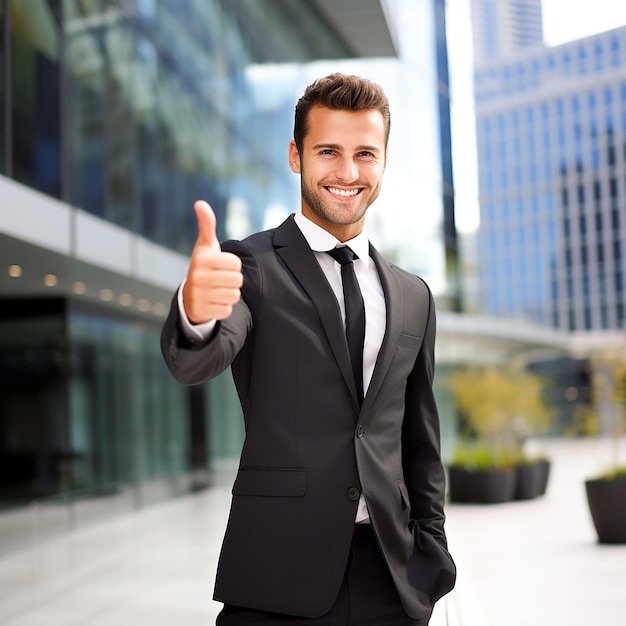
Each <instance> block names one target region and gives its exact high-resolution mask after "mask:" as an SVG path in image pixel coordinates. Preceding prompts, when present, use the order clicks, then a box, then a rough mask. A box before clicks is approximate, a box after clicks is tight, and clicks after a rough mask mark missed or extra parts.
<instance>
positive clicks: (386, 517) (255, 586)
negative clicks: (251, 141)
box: [161, 216, 456, 619]
mask: <svg viewBox="0 0 626 626" xmlns="http://www.w3.org/2000/svg"><path fill="white" fill-rule="evenodd" d="M222 249H223V250H227V251H230V252H233V253H235V254H237V255H238V256H239V257H240V258H241V260H242V262H243V273H244V285H243V288H242V301H241V302H239V303H238V304H237V305H236V306H235V307H234V311H233V314H232V315H231V316H230V317H229V318H228V319H226V320H224V321H222V322H220V323H219V324H218V326H217V329H216V332H215V333H214V335H213V336H212V337H211V338H210V340H209V341H208V342H205V343H199V344H193V343H190V342H189V341H188V340H186V339H185V338H184V336H183V334H182V332H181V329H180V320H179V315H178V309H177V305H176V298H174V301H173V305H172V309H171V312H170V315H169V317H168V319H167V321H166V323H165V326H164V329H163V333H162V338H161V345H162V350H163V355H164V357H165V361H166V363H167V365H168V367H169V368H170V370H171V372H172V373H173V375H174V376H175V378H176V379H177V380H178V381H180V382H181V383H183V384H195V383H199V382H202V381H205V380H207V379H210V378H211V377H213V376H216V375H217V374H219V373H220V372H222V371H223V370H225V369H226V368H227V367H228V366H229V365H232V374H233V378H234V381H235V384H236V387H237V391H238V394H239V398H240V400H241V406H242V409H243V414H244V419H245V427H246V439H245V443H244V447H243V451H242V456H241V463H240V467H239V472H238V475H237V478H236V480H235V483H234V486H233V492H232V493H233V499H232V506H231V511H230V517H229V522H228V526H227V530H226V535H225V538H224V543H223V546H222V552H221V556H220V560H219V565H218V571H217V582H216V587H215V599H216V600H219V601H222V602H226V603H229V604H235V605H238V606H245V607H250V608H256V609H261V610H266V611H273V612H278V613H287V614H291V615H301V616H307V617H316V616H320V615H323V614H324V613H325V612H327V611H328V610H329V609H330V607H331V606H332V604H333V601H334V600H335V598H336V596H337V593H338V590H339V587H340V585H341V581H342V577H343V574H344V571H345V567H346V563H347V559H348V554H349V550H350V542H351V538H352V532H353V527H354V520H355V515H356V509H357V505H358V499H359V494H360V493H361V491H362V492H363V494H364V495H365V498H366V501H367V505H368V509H369V514H370V519H371V523H372V525H373V529H374V531H375V534H376V536H377V538H378V541H379V543H380V547H381V549H382V552H383V554H384V557H385V560H386V561H387V564H388V566H389V570H390V572H391V575H392V577H393V580H394V582H395V584H396V587H397V589H398V592H399V595H400V598H401V600H402V603H403V605H404V607H405V610H406V612H407V614H408V615H409V616H411V617H413V618H415V619H420V618H427V617H428V615H429V614H430V612H431V610H432V606H433V604H434V602H435V601H436V600H437V599H438V598H440V597H441V596H442V595H443V594H445V593H447V592H448V591H450V589H452V587H453V586H454V580H455V573H456V572H455V566H454V563H453V561H452V559H451V557H450V555H449V554H448V551H447V544H446V537H445V533H444V513H443V505H444V488H445V478H444V470H443V467H442V463H441V458H440V444H439V420H438V415H437V408H436V405H435V399H434V396H433V391H432V379H433V369H434V361H433V353H434V342H435V310H434V303H433V299H432V296H431V294H430V291H429V290H428V287H427V286H426V285H425V283H424V282H423V281H422V280H420V279H419V278H417V277H415V276H413V275H411V274H408V273H406V272H404V271H403V270H401V269H399V268H397V267H396V266H394V265H392V264H390V263H389V262H387V261H385V260H384V259H383V258H382V257H381V256H380V254H379V253H378V252H377V251H376V250H375V249H374V248H373V247H372V248H371V256H372V258H373V259H374V262H375V263H376V267H377V269H378V273H379V275H380V280H381V283H382V287H383V291H384V294H385V300H386V307H387V329H386V333H385V337H384V340H383V344H382V347H381V349H380V353H379V356H378V360H377V362H376V367H375V370H374V374H373V377H372V380H371V383H370V386H369V389H368V390H367V395H366V397H365V400H364V402H363V405H362V407H361V408H359V404H358V400H357V395H356V389H355V385H354V380H353V376H352V370H351V367H350V357H349V355H348V349H347V344H346V339H345V334H344V329H343V323H342V319H341V313H340V309H339V305H338V303H337V300H336V298H335V296H334V294H333V292H332V289H331V287H330V285H329V284H328V281H327V280H326V278H325V276H324V274H323V272H322V270H321V268H320V266H319V264H318V262H317V260H316V259H315V255H314V254H313V252H312V251H311V249H310V248H309V246H308V244H307V242H306V240H305V238H304V236H303V235H302V232H301V231H300V229H299V228H298V227H297V225H296V224H295V222H294V219H293V216H291V217H290V218H288V219H287V220H286V221H285V222H284V223H283V224H282V225H281V226H279V227H278V228H277V229H275V230H271V231H267V232H262V233H257V234H255V235H252V236H251V237H249V238H247V239H245V240H244V241H242V242H235V241H230V242H226V243H225V244H224V245H223V246H222Z"/></svg>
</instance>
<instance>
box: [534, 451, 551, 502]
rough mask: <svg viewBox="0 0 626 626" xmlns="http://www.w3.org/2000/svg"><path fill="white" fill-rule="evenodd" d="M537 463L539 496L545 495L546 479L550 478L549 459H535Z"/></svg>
mask: <svg viewBox="0 0 626 626" xmlns="http://www.w3.org/2000/svg"><path fill="white" fill-rule="evenodd" d="M537 465H538V467H539V494H538V495H540V496H543V495H545V493H546V491H547V489H548V480H549V478H550V461H548V460H547V459H541V460H540V461H537Z"/></svg>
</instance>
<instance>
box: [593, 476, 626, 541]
mask: <svg viewBox="0 0 626 626" xmlns="http://www.w3.org/2000/svg"><path fill="white" fill-rule="evenodd" d="M585 489H586V492H587V502H588V503H589V511H590V512H591V519H592V520H593V524H594V526H595V529H596V533H597V535H598V541H599V542H600V543H626V476H619V477H617V478H612V479H609V478H595V479H590V480H587V481H585Z"/></svg>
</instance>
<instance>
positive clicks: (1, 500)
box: [0, 0, 456, 550]
mask: <svg viewBox="0 0 626 626" xmlns="http://www.w3.org/2000/svg"><path fill="white" fill-rule="evenodd" d="M400 26H402V27H403V29H402V30H404V32H405V34H404V35H403V43H402V46H400V43H399V32H400V30H401V29H400ZM416 29H417V30H416ZM407 33H408V34H407ZM416 33H417V34H419V37H417V38H416ZM411 38H412V39H411ZM445 45H446V41H445V12H444V2H443V0H432V2H426V3H414V2H412V1H410V0H399V1H397V2H386V1H378V0H358V1H357V0H333V1H332V2H331V1H328V0H302V1H299V2H296V3H294V2H282V1H277V0H258V1H255V2H253V3H250V2H246V1H244V0H228V1H225V0H184V1H179V0H130V1H129V0H96V1H94V2H89V3H85V2H79V1H78V0H31V1H29V2H28V3H24V2H21V1H13V0H1V1H0V299H1V302H2V307H0V506H1V507H2V509H4V510H5V512H10V511H16V510H18V509H20V507H24V506H26V505H27V504H29V503H33V502H35V503H42V502H46V503H47V502H51V501H54V502H55V503H57V504H59V507H60V509H62V510H63V511H64V512H63V513H59V515H60V516H61V517H62V518H63V520H64V521H63V522H62V523H61V522H60V523H59V526H67V525H71V524H72V523H75V522H76V519H78V518H79V517H80V515H77V514H76V510H77V509H76V506H77V504H76V503H77V502H82V501H85V502H87V501H89V500H91V501H93V498H89V497H88V496H93V495H96V494H97V495H99V496H104V495H106V496H109V497H113V498H115V499H116V501H117V502H122V503H126V504H128V503H130V504H129V506H141V505H143V504H147V503H150V502H154V501H158V500H160V499H163V498H167V497H171V496H172V495H174V494H176V493H180V492H184V491H186V490H189V489H193V488H194V487H201V486H203V485H205V484H207V482H210V475H209V470H210V468H211V461H212V459H215V458H216V457H221V456H225V457H228V456H232V455H235V454H236V453H237V452H238V450H239V447H240V446H241V442H242V437H243V423H242V420H241V419H240V409H239V406H238V402H237V399H236V395H235V394H234V390H233V385H232V381H231V379H230V375H229V374H228V373H226V374H225V375H223V376H221V377H219V378H218V379H216V380H214V381H211V382H210V383H207V384H206V385H201V386H197V387H191V388H183V387H181V386H180V385H178V384H177V383H176V382H175V381H173V379H171V376H170V375H169V373H168V372H167V370H166V368H165V366H164V364H163V362H162V358H161V355H160V348H159V335H160V328H161V324H162V322H163V320H164V317H165V315H166V312H167V309H168V308H169V300H170V298H171V297H172V294H173V292H174V290H175V289H176V287H177V286H178V285H179V284H180V281H181V280H182V278H184V276H185V273H186V268H187V261H188V255H189V252H190V250H191V247H192V245H193V243H194V240H195V237H196V225H195V218H194V215H193V211H192V205H193V201H194V200H195V199H197V198H199V197H201V198H205V199H207V200H208V201H209V202H210V203H211V204H212V206H213V207H214V209H215V211H216V214H217V219H218V229H219V233H218V235H219V237H220V238H221V239H225V238H229V237H237V238H239V237H243V236H246V235H247V234H249V233H250V232H252V231H254V230H258V229H261V228H264V227H271V226H275V225H277V224H278V223H279V220H282V219H283V218H284V217H285V216H286V215H288V214H289V213H292V212H294V211H295V210H297V209H298V208H299V206H298V203H299V185H298V179H297V177H294V176H293V174H292V173H291V172H290V170H289V167H288V161H287V146H288V142H289V140H290V138H291V134H292V124H293V107H294V105H295V100H296V98H297V97H298V95H299V94H300V93H301V90H302V88H303V86H304V85H305V84H307V83H308V82H310V80H312V79H313V78H315V77H317V76H318V75H321V74H322V73H327V72H328V71H334V70H339V71H348V70H349V69H350V65H349V63H350V62H346V61H345V59H352V60H353V61H352V62H356V61H354V60H355V59H360V58H366V57H367V58H369V57H376V61H375V62H374V66H373V67H375V68H376V69H375V70H372V71H371V72H369V71H367V70H366V69H365V66H361V65H355V66H354V68H355V71H356V70H357V69H358V70H359V71H361V70H363V71H362V73H364V74H365V75H367V76H368V77H370V78H372V79H374V80H377V81H378V82H380V83H381V84H382V85H383V87H384V88H385V90H386V91H387V92H388V93H389V94H390V97H391V100H392V110H393V114H394V128H397V130H395V131H392V141H393V142H396V143H395V145H391V144H390V154H392V153H393V154H398V153H400V156H399V157H395V158H396V159H397V160H396V161H395V162H390V164H389V175H390V177H391V178H388V179H387V181H386V186H385V189H384V192H383V193H382V194H381V198H380V200H379V202H378V203H377V204H379V205H380V208H376V209H374V207H372V209H373V210H374V211H373V214H372V221H371V225H370V232H371V235H372V238H373V240H374V241H375V243H376V245H377V246H378V247H379V248H380V249H381V250H383V251H384V252H385V253H386V254H388V255H389V256H391V257H392V258H395V259H396V260H397V261H398V262H400V263H402V264H403V265H404V266H406V267H407V268H408V269H410V270H411V271H415V272H417V273H420V274H422V275H425V277H426V278H427V280H429V282H430V283H432V284H433V287H434V289H435V290H436V291H437V292H438V295H439V297H440V298H441V299H442V300H443V301H450V302H455V301H456V295H455V292H454V286H452V287H450V286H448V284H447V270H446V268H445V264H446V260H447V258H449V259H452V260H454V258H455V255H456V248H455V246H456V242H455V240H454V237H453V228H454V204H453V189H452V174H451V167H450V155H449V135H450V130H449V116H447V115H446V107H447V106H448V105H449V101H448V99H447V98H448V93H447V87H446V84H445V83H446V81H447V71H446V52H445ZM401 47H402V50H403V51H404V52H402V54H399V50H400V48H401ZM399 57H402V58H399ZM340 59H341V61H340ZM407 89H409V90H410V96H411V97H410V102H411V103H412V106H411V107H410V108H409V107H406V106H405V102H406V98H407V91H406V90H407ZM416 107H419V115H418V116H416V115H415V112H416ZM443 126H445V128H444V127H443ZM403 127H404V131H402V130H400V129H402V128H403ZM416 136H418V137H419V141H417V142H416V141H415V140H414V139H412V138H414V137H416ZM407 154H410V157H411V158H410V159H407V158H405V157H404V156H402V155H407ZM416 171H419V174H420V179H421V180H422V181H423V183H420V186H421V190H422V193H420V194H415V195H414V197H413V201H412V203H410V204H408V203H407V202H406V189H408V188H410V187H411V186H412V184H413V182H414V180H415V175H416ZM394 175H395V176H396V178H395V179H394V178H393V176H394ZM444 207H445V211H444ZM377 211H378V213H377ZM444 222H445V230H446V233H447V236H446V238H445V239H444V237H443V235H442V233H443V231H444V228H443V227H442V224H444ZM416 233H417V234H416ZM418 235H419V237H421V239H420V240H419V243H417V240H416V237H417V236H418ZM451 284H453V281H452V283H451ZM58 494H65V495H62V496H58ZM67 494H70V495H69V496H68V495H67ZM50 498H52V500H50ZM68 498H69V499H68ZM106 501H107V502H108V501H109V500H108V499H107V500H106ZM67 502H73V503H74V504H73V506H74V508H73V509H69V508H68V507H67V506H65V505H66V503H67ZM126 504H123V505H122V506H126ZM72 511H74V512H73V513H72ZM103 511H104V509H102V511H101V514H103V515H104V514H106V513H105V512H103ZM8 519H9V518H8V517H7V516H3V515H0V537H2V539H0V550H3V549H5V548H6V547H12V546H13V545H15V542H16V541H17V539H15V537H17V535H19V533H17V535H15V534H11V533H8V532H3V531H1V529H2V528H5V526H4V525H3V524H4V521H3V520H8ZM72 520H73V521H72ZM8 523H9V522H7V524H8ZM48 526H50V527H51V526H52V525H48ZM6 527H7V528H8V526H6ZM26 534H28V533H26ZM23 535H24V533H22V535H20V536H23ZM22 538H23V537H22ZM12 542H13V543H12Z"/></svg>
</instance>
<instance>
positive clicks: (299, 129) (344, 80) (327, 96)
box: [293, 72, 391, 152]
mask: <svg viewBox="0 0 626 626" xmlns="http://www.w3.org/2000/svg"><path fill="white" fill-rule="evenodd" d="M316 105H317V106H322V107H326V108H328V109H336V110H342V111H368V110H372V109H375V110H377V111H380V113H381V115H382V116H383V122H384V124H385V148H386V147H387V141H388V140H389V128H390V126H391V115H390V112H389V100H387V96H386V95H385V92H384V91H383V90H382V87H380V85H377V84H376V83H373V82H372V81H370V80H367V79H366V78H361V77H360V76H353V75H348V74H340V73H338V72H337V73H334V74H329V75H328V76H325V77H324V78H319V79H318V80H316V81H315V82H313V83H311V84H310V85H309V86H308V87H307V88H306V89H305V91H304V94H303V95H302V97H301V98H300V100H298V103H297V104H296V115H295V122H294V127H293V138H294V141H295V142H296V147H297V148H298V152H302V144H303V142H304V137H305V135H306V133H307V131H308V127H307V122H308V115H309V111H310V110H311V109H312V108H313V107H314V106H316Z"/></svg>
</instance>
